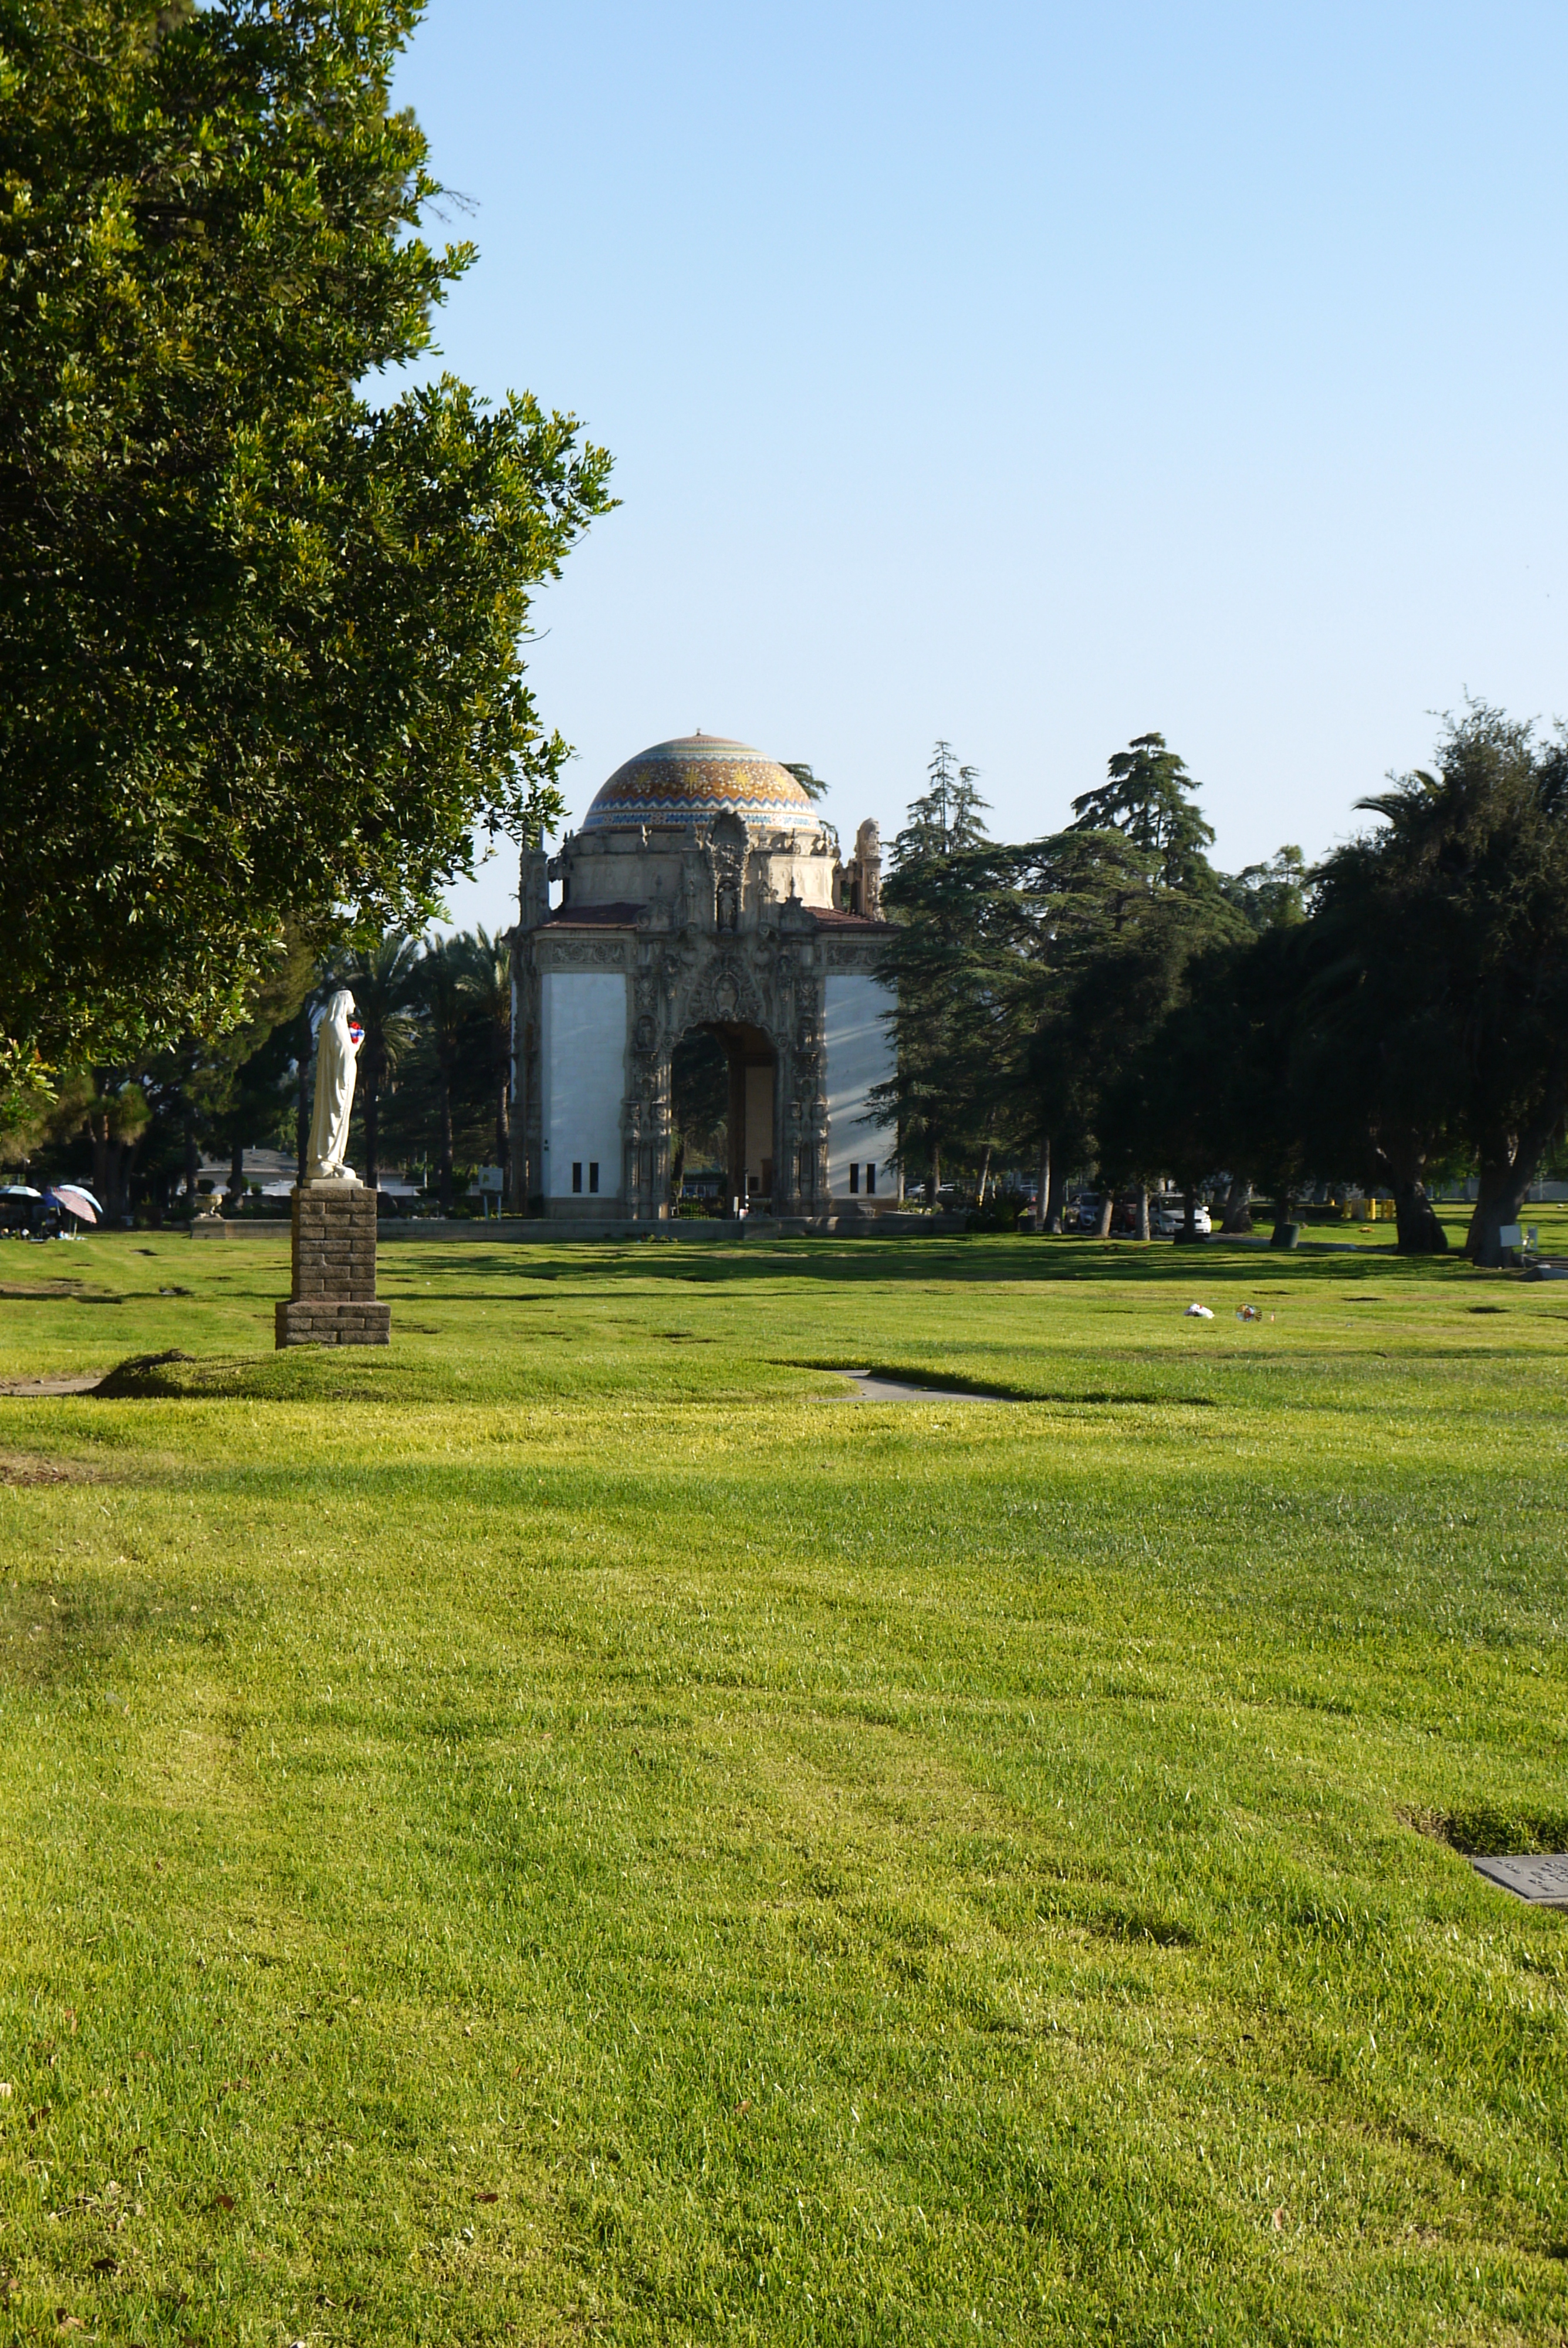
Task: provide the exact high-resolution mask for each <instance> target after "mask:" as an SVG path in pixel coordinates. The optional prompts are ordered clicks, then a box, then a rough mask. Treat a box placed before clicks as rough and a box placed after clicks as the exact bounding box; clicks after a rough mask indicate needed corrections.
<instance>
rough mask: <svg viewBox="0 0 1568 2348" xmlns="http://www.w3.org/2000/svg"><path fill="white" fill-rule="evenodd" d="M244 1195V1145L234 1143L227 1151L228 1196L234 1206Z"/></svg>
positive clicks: (238, 1142) (239, 1142) (237, 1142)
mask: <svg viewBox="0 0 1568 2348" xmlns="http://www.w3.org/2000/svg"><path fill="white" fill-rule="evenodd" d="M244 1195H245V1145H244V1143H243V1142H242V1141H235V1142H233V1143H232V1144H231V1148H230V1151H229V1196H230V1197H231V1199H232V1200H233V1201H234V1204H235V1205H236V1206H238V1205H239V1203H240V1201H241V1199H242V1198H243V1197H244Z"/></svg>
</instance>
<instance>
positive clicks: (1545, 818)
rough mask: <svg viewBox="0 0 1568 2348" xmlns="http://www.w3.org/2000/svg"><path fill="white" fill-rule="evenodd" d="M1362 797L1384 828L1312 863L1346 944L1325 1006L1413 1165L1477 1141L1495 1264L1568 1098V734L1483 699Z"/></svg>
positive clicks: (1473, 1240) (1367, 1114)
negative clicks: (1428, 750) (1372, 794)
mask: <svg viewBox="0 0 1568 2348" xmlns="http://www.w3.org/2000/svg"><path fill="white" fill-rule="evenodd" d="M1361 805H1362V806H1363V808H1366V810H1367V811H1368V813H1370V814H1373V815H1376V816H1378V817H1380V818H1381V819H1382V823H1383V829H1380V830H1378V831H1376V832H1373V833H1370V834H1368V836H1367V837H1365V838H1363V839H1358V840H1356V841H1353V842H1351V843H1350V844H1349V845H1348V846H1347V847H1345V848H1343V849H1340V850H1337V851H1336V853H1335V854H1334V855H1333V856H1331V857H1330V858H1329V859H1328V860H1327V862H1326V863H1325V864H1324V866H1323V867H1322V868H1321V872H1320V888H1321V902H1322V915H1323V918H1324V919H1325V921H1326V922H1329V923H1331V924H1332V925H1333V932H1334V936H1335V939H1336V942H1337V944H1338V946H1339V948H1340V953H1339V955H1338V959H1337V967H1336V981H1337V992H1336V994H1335V997H1334V1000H1333V1001H1332V1003H1331V1004H1330V1005H1329V1006H1328V1009H1327V1011H1326V1013H1325V1024H1326V1025H1328V1026H1329V1028H1330V1032H1331V1034H1333V1033H1334V1032H1335V1031H1337V1037H1338V1040H1339V1042H1340V1044H1341V1045H1342V1048H1343V1049H1344V1050H1345V1051H1346V1052H1347V1053H1348V1054H1350V1055H1351V1056H1353V1060H1354V1063H1355V1065H1356V1066H1358V1068H1359V1069H1360V1070H1361V1072H1362V1074H1361V1095H1362V1097H1361V1109H1362V1115H1363V1118H1364V1121H1365V1123H1366V1126H1367V1128H1368V1130H1369V1131H1370V1132H1372V1133H1373V1135H1374V1138H1376V1140H1377V1142H1378V1148H1380V1149H1383V1150H1385V1152H1388V1153H1390V1154H1389V1164H1390V1167H1393V1168H1398V1167H1399V1166H1400V1165H1402V1166H1403V1167H1404V1169H1405V1179H1406V1181H1407V1183H1409V1184H1417V1185H1419V1181H1420V1180H1421V1178H1422V1177H1423V1175H1424V1172H1425V1169H1426V1166H1427V1164H1428V1162H1429V1161H1430V1159H1431V1158H1432V1156H1434V1155H1435V1154H1438V1153H1440V1152H1441V1151H1444V1150H1446V1149H1448V1148H1450V1147H1451V1146H1452V1144H1453V1142H1455V1141H1456V1140H1457V1141H1459V1142H1460V1143H1462V1144H1463V1145H1464V1146H1466V1147H1467V1148H1468V1149H1469V1150H1471V1151H1472V1152H1473V1153H1474V1158H1475V1161H1476V1164H1477V1168H1478V1173H1479V1184H1478V1191H1479V1195H1478V1197H1477V1200H1476V1205H1475V1211H1474V1214H1473V1216H1472V1218H1471V1229H1470V1234H1469V1238H1468V1241H1467V1246H1468V1248H1469V1251H1470V1253H1471V1256H1472V1257H1473V1258H1474V1259H1475V1260H1476V1261H1477V1262H1480V1263H1483V1264H1495V1263H1497V1262H1499V1261H1500V1260H1501V1240H1500V1238H1499V1232H1500V1231H1501V1228H1502V1227H1503V1226H1504V1225H1505V1224H1508V1223H1512V1222H1514V1221H1516V1220H1517V1219H1518V1216H1519V1212H1520V1209H1521V1207H1522V1203H1523V1200H1524V1196H1525V1192H1526V1191H1527V1189H1529V1187H1530V1184H1531V1182H1532V1180H1533V1179H1534V1178H1535V1175H1536V1173H1537V1171H1538V1170H1539V1168H1540V1166H1541V1163H1542V1158H1543V1156H1544V1154H1545V1152H1546V1151H1547V1149H1548V1148H1549V1147H1550V1146H1551V1144H1552V1143H1553V1140H1554V1139H1555V1138H1556V1137H1557V1136H1558V1135H1559V1134H1560V1133H1561V1131H1562V1129H1563V1117H1564V1113H1565V1112H1568V734H1564V733H1563V732H1562V731H1559V732H1558V733H1557V734H1556V735H1555V736H1553V737H1552V738H1551V739H1549V740H1547V741H1544V742H1542V741H1540V740H1538V739H1537V738H1536V736H1535V733H1534V729H1533V728H1532V726H1529V725H1527V724H1522V723H1520V722H1519V721H1518V720H1516V719H1513V718H1510V717H1508V716H1505V714H1504V713H1503V712H1502V711H1501V710H1498V709H1493V708H1491V707H1488V706H1487V705H1484V704H1476V705H1472V706H1471V708H1470V709H1469V710H1467V711H1466V713H1465V715H1464V716H1462V717H1461V718H1459V719H1457V720H1453V721H1450V724H1449V725H1448V726H1447V728H1446V730H1445V732H1444V734H1443V736H1442V737H1441V739H1440V743H1439V747H1438V757H1437V761H1436V765H1435V767H1434V768H1433V769H1432V770H1430V771H1418V772H1416V773H1414V774H1410V775H1406V776H1403V777H1400V778H1398V779H1397V780H1396V781H1395V782H1394V783H1393V784H1392V785H1391V787H1390V788H1389V789H1388V790H1387V791H1385V792H1383V793H1381V794H1380V795H1378V797H1376V798H1368V799H1365V800H1363V801H1362V802H1361ZM1395 1179H1396V1180H1398V1179H1399V1176H1398V1174H1396V1175H1395Z"/></svg>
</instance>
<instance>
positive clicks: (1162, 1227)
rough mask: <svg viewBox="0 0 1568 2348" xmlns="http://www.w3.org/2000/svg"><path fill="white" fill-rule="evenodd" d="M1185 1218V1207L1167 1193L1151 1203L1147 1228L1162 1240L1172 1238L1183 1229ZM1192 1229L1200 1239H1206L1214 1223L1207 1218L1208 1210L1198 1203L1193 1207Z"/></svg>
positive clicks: (1184, 1227)
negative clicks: (1155, 1202) (1154, 1202)
mask: <svg viewBox="0 0 1568 2348" xmlns="http://www.w3.org/2000/svg"><path fill="white" fill-rule="evenodd" d="M1186 1220H1187V1219H1186V1209H1185V1207H1184V1204H1183V1201H1182V1200H1180V1199H1173V1198H1171V1197H1170V1196H1169V1195H1168V1194H1167V1195H1166V1196H1165V1197H1164V1198H1163V1199H1161V1200H1159V1202H1158V1204H1151V1207H1150V1210H1149V1229H1150V1230H1151V1231H1154V1232H1156V1233H1157V1234H1158V1236H1159V1237H1160V1238H1161V1239H1163V1240H1173V1239H1174V1238H1175V1236H1176V1234H1177V1232H1178V1231H1184V1230H1185V1229H1186ZM1193 1229H1194V1231H1196V1232H1197V1233H1198V1235H1199V1237H1200V1238H1202V1239H1207V1237H1208V1235H1209V1233H1210V1231H1213V1229H1214V1225H1213V1223H1212V1222H1211V1221H1210V1220H1209V1210H1208V1209H1207V1208H1206V1207H1205V1206H1203V1205H1201V1204H1200V1205H1199V1206H1198V1207H1197V1208H1195V1209H1194V1214H1193Z"/></svg>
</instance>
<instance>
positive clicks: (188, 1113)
mask: <svg viewBox="0 0 1568 2348" xmlns="http://www.w3.org/2000/svg"><path fill="white" fill-rule="evenodd" d="M184 1125H185V1203H186V1205H187V1206H188V1207H189V1208H190V1211H191V1213H192V1214H194V1213H195V1211H196V1179H197V1176H198V1174H199V1173H200V1168H201V1157H200V1151H199V1150H198V1149H197V1147H196V1111H195V1110H194V1108H192V1107H191V1105H190V1102H189V1101H187V1102H186V1104H185V1110H184ZM99 1196H100V1197H101V1196H102V1193H101V1192H100V1193H99Z"/></svg>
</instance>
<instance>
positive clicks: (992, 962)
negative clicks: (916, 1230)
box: [876, 742, 1022, 1206]
mask: <svg viewBox="0 0 1568 2348" xmlns="http://www.w3.org/2000/svg"><path fill="white" fill-rule="evenodd" d="M927 771H928V780H929V788H927V790H926V791H925V792H924V793H923V794H922V795H921V797H920V798H917V799H915V800H914V801H913V802H912V803H911V805H910V808H909V811H908V820H907V823H906V825H905V827H904V829H903V830H902V831H900V832H899V833H898V835H897V839H895V841H894V844H893V854H892V859H891V868H890V870H889V873H888V877H887V880H886V884H885V886H884V889H883V892H882V903H883V910H884V911H885V913H886V917H887V919H888V921H889V922H891V923H892V925H893V934H892V938H891V940H890V942H889V945H888V951H887V956H886V974H887V975H888V977H889V978H890V979H891V981H892V982H893V983H894V984H895V986H896V987H897V1011H896V1013H895V1014H894V1033H895V1036H896V1040H897V1073H896V1074H895V1076H893V1077H892V1078H891V1079H890V1080H889V1082H888V1083H887V1084H886V1085H884V1086H877V1087H876V1104H877V1107H878V1108H879V1110H880V1112H881V1114H882V1116H883V1117H884V1120H885V1121H886V1123H888V1124H890V1125H893V1126H894V1127H895V1128H896V1129H897V1148H898V1152H899V1156H900V1160H901V1162H902V1164H903V1165H904V1167H905V1169H906V1172H909V1171H911V1170H914V1171H917V1172H923V1174H924V1177H925V1183H926V1194H927V1202H928V1203H929V1204H930V1205H932V1206H935V1204H936V1202H937V1199H938V1193H939V1191H940V1189H941V1183H942V1169H943V1162H944V1157H945V1156H946V1157H948V1159H951V1158H952V1157H954V1156H958V1157H960V1158H961V1157H966V1156H968V1157H974V1156H977V1155H978V1154H979V1151H981V1150H983V1149H984V1148H985V1147H986V1146H987V1143H988V1140H990V1141H993V1142H994V1139H995V1138H996V1135H997V1132H998V1120H999V1116H1000V1115H1001V1113H1002V1110H1003V1107H1004V1105H1005V1104H1004V1100H1003V1096H1002V1095H1001V1093H1000V1092H999V1088H998V1086H996V1084H995V1082H994V1081H993V1080H992V1078H993V1075H994V1071H995V1069H996V1068H997V1066H999V1062H1000V1060H1001V1058H1002V1056H1003V1055H1004V1053H1005V1050H1006V1048H1007V1044H1006V1038H1007V1031H1008V1026H1009V1020H1010V1017H1011V1013H1012V1004H1013V1000H1014V994H1015V990H1016V986H1017V983H1018V980H1019V977H1020V973H1021V963H1020V954H1019V947H1020V935H1021V929H1022V915H1021V908H1020V899H1019V896H1018V891H1017V889H1016V887H1015V885H1014V881H1015V872H1014V857H1013V853H1012V851H1011V850H1008V849H1005V848H1001V847H999V846H998V845H997V844H996V843H995V842H993V841H991V840H989V839H988V838H987V835H986V827H985V818H984V808H985V804H986V803H985V801H984V799H982V798H981V797H980V795H979V789H978V788H977V784H978V780H979V778H978V775H977V773H976V770H975V768H974V767H960V766H959V765H958V763H957V761H956V760H955V758H954V757H953V753H952V749H951V747H950V746H949V745H948V743H946V742H938V745H937V747H936V751H935V753H934V754H933V757H932V760H931V764H930V767H929V769H928V770H927Z"/></svg>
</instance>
